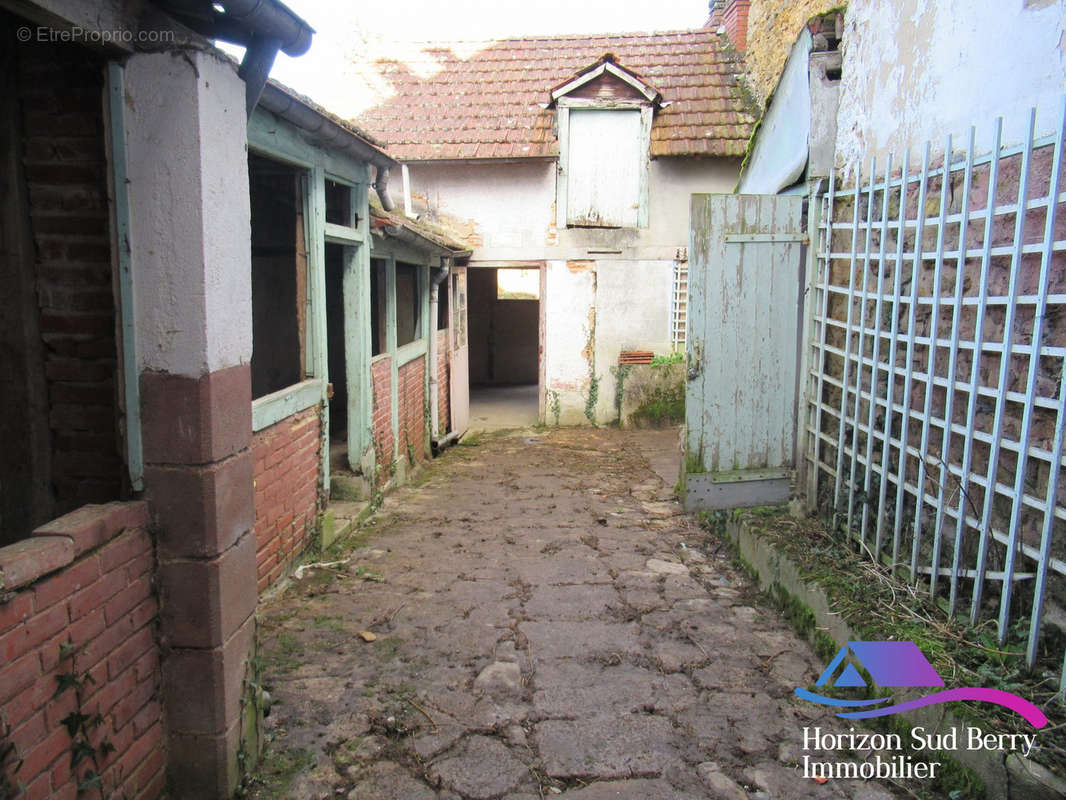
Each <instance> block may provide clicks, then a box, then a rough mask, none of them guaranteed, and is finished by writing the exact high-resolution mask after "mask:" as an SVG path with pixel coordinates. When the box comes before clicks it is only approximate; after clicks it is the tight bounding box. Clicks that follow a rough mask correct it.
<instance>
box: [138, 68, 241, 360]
mask: <svg viewBox="0 0 1066 800" xmlns="http://www.w3.org/2000/svg"><path fill="white" fill-rule="evenodd" d="M125 97H126V109H125V117H126V120H125V124H126V142H127V164H128V180H129V190H130V228H131V234H132V236H131V238H132V241H131V242H130V249H131V255H132V262H133V265H134V291H135V301H136V309H137V310H136V318H137V342H138V361H139V365H138V366H139V368H140V370H141V371H157V372H167V373H170V374H172V375H184V376H189V377H197V376H200V375H203V374H206V373H209V372H215V371H218V370H221V369H225V368H227V367H232V366H237V365H240V364H246V363H248V361H249V359H250V358H251V352H252V328H251V325H252V310H251V309H252V292H251V261H250V259H251V253H250V249H249V247H248V242H249V241H250V237H251V228H250V211H249V194H248V162H247V148H246V141H247V134H246V126H245V111H244V83H243V82H242V81H241V80H240V79H239V78H238V77H237V74H236V70H235V68H234V66H233V65H232V64H230V63H229V62H227V61H224V60H222V59H221V58H219V57H217V56H214V55H212V54H210V53H203V52H194V51H183V52H181V53H145V54H139V55H137V56H135V57H133V58H131V59H130V60H129V62H128V64H127V66H126V70H125ZM160 154H166V157H165V158H163V157H161V156H160Z"/></svg>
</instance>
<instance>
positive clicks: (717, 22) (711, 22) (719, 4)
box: [703, 0, 727, 30]
mask: <svg viewBox="0 0 1066 800" xmlns="http://www.w3.org/2000/svg"><path fill="white" fill-rule="evenodd" d="M726 2H727V0H709V2H708V3H707V21H706V22H704V23H703V27H704V28H712V29H714V30H717V29H718V28H720V27H722V9H723V8H725V4H726Z"/></svg>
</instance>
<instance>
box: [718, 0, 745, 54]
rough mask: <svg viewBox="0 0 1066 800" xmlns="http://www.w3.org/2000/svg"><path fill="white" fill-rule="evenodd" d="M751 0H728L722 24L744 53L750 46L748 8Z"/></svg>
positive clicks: (731, 39) (733, 41) (732, 40)
mask: <svg viewBox="0 0 1066 800" xmlns="http://www.w3.org/2000/svg"><path fill="white" fill-rule="evenodd" d="M750 7H751V0H726V3H725V8H724V9H723V10H722V12H721V13H722V25H723V26H724V27H725V32H726V35H727V36H728V37H729V41H731V42H732V43H733V47H735V48H736V49H737V50H739V51H740V52H741V53H743V52H744V51H745V50H746V49H747V48H748V9H749V8H750Z"/></svg>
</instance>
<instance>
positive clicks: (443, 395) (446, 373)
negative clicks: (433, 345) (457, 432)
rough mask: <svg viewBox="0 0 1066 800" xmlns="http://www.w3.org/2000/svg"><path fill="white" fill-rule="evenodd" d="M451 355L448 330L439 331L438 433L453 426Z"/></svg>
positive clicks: (444, 431)
mask: <svg viewBox="0 0 1066 800" xmlns="http://www.w3.org/2000/svg"><path fill="white" fill-rule="evenodd" d="M451 357H452V353H451V350H449V349H448V331H447V330H443V331H437V413H439V414H440V430H439V431H437V434H438V435H440V434H442V433H446V432H447V431H449V430H450V429H451V427H452V423H451V413H452V402H451V400H452V398H451V389H452V385H451V369H452V361H451Z"/></svg>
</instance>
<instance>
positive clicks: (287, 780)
mask: <svg viewBox="0 0 1066 800" xmlns="http://www.w3.org/2000/svg"><path fill="white" fill-rule="evenodd" d="M314 764H315V756H314V753H312V752H311V751H310V750H305V749H304V748H295V749H292V750H282V749H279V750H274V751H270V750H268V751H267V752H266V753H265V754H264V755H263V759H262V761H261V762H260V764H259V770H258V774H257V775H256V777H255V779H254V782H255V783H256V784H260V785H262V791H260V792H259V793H258V795H257V796H258V797H260V798H263V799H264V800H266V799H267V798H270V800H274V798H277V800H281V798H284V797H289V787H290V786H292V782H293V780H295V779H296V776H297V775H299V774H300V773H302V772H306V771H307V770H309V769H311V767H313V766H314Z"/></svg>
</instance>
